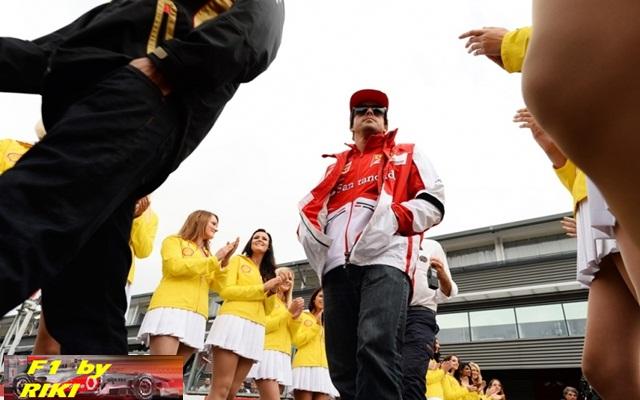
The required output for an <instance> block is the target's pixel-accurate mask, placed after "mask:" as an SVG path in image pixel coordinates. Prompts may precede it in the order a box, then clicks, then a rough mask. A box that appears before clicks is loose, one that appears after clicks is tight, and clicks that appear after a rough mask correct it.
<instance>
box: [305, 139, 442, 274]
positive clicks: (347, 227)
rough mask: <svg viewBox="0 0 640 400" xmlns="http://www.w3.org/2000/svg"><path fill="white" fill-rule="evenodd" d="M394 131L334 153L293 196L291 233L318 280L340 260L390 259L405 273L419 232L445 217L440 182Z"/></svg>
mask: <svg viewBox="0 0 640 400" xmlns="http://www.w3.org/2000/svg"><path fill="white" fill-rule="evenodd" d="M396 133H397V130H394V131H390V132H388V133H381V134H378V135H374V136H372V137H371V138H370V139H369V141H368V142H367V146H366V148H365V150H364V151H363V152H360V151H359V150H358V149H357V148H356V147H355V145H350V149H349V150H347V151H344V152H342V153H339V154H334V155H329V156H326V155H325V157H335V158H336V162H335V164H333V165H331V166H330V167H329V168H328V169H327V172H326V174H325V177H324V179H323V180H322V182H320V184H318V185H317V186H316V187H315V188H314V189H313V190H312V191H311V193H310V194H308V195H307V196H306V197H305V198H304V199H302V200H301V201H300V203H299V210H300V217H301V222H300V226H299V227H298V239H299V240H300V242H301V243H302V246H303V247H304V250H305V253H306V255H307V258H308V260H309V264H310V265H311V267H312V268H314V269H315V271H316V272H317V273H318V276H319V277H320V279H322V276H323V275H324V274H326V273H327V272H328V271H330V270H332V269H333V268H336V267H338V266H341V265H345V264H353V265H359V266H366V265H379V264H382V265H389V266H393V267H396V268H399V269H401V270H403V271H404V272H406V273H407V274H411V273H412V272H413V268H415V262H416V260H417V257H418V250H419V245H420V240H421V236H422V234H423V233H424V232H425V231H426V230H427V229H429V228H431V227H432V226H434V225H437V224H438V223H439V222H440V221H441V220H442V217H443V216H444V188H443V185H442V181H441V180H440V178H439V177H438V175H437V173H436V172H435V170H434V169H433V166H432V165H431V163H430V162H429V160H428V159H427V158H426V157H424V156H423V155H422V154H421V153H419V152H418V151H417V150H416V149H415V145H413V144H395V141H394V138H395V136H396Z"/></svg>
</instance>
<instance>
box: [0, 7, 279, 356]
mask: <svg viewBox="0 0 640 400" xmlns="http://www.w3.org/2000/svg"><path fill="white" fill-rule="evenodd" d="M234 3H235V4H234ZM283 23H284V4H283V1H282V0H235V1H234V0H173V1H172V0H135V1H134V0H114V1H112V2H110V3H108V4H104V5H102V6H99V7H96V8H94V9H93V10H91V11H89V12H87V13H86V14H84V15H83V16H81V17H80V18H78V19H77V20H76V21H74V22H72V23H71V24H69V25H67V26H65V27H63V28H62V29H60V30H58V31H56V32H54V33H51V34H49V35H47V36H45V37H42V38H40V39H37V40H34V41H24V40H19V39H15V38H0V91H5V92H18V93H33V94H40V95H41V96H42V115H43V120H44V125H45V127H46V129H47V132H48V135H47V136H46V137H45V138H44V140H42V141H41V142H39V143H38V144H37V145H36V146H34V147H33V148H32V149H31V150H30V151H29V152H28V154H26V155H25V156H24V157H23V158H22V159H21V160H20V162H19V163H18V164H17V165H16V166H15V167H14V168H13V169H11V170H10V171H8V172H7V173H5V174H3V175H2V176H1V177H0V193H1V195H0V226H1V227H2V228H1V229H0V243H2V246H1V247H0V316H1V315H4V314H5V313H7V312H8V311H9V310H11V309H12V308H13V307H15V306H16V305H17V304H19V303H20V302H21V301H22V300H24V299H26V298H27V297H28V296H29V295H30V294H31V293H32V292H34V291H35V290H36V289H38V288H40V287H42V288H43V307H44V310H45V314H46V315H47V326H48V328H49V330H50V332H51V334H52V336H53V337H54V338H55V339H57V340H58V341H59V342H60V343H61V349H62V352H63V353H64V354H126V352H127V340H126V336H127V335H126V330H125V325H124V316H123V314H124V310H125V308H126V300H125V294H124V284H125V281H126V276H127V271H128V268H129V265H130V264H131V260H130V257H131V254H130V251H129V248H128V238H129V233H130V230H131V223H132V219H133V208H134V204H135V200H136V199H138V198H140V197H142V196H144V195H146V194H148V193H150V192H152V191H153V190H154V189H155V188H157V187H158V186H159V185H160V184H161V183H162V182H163V181H164V180H165V179H166V178H167V176H168V175H169V174H170V173H171V172H172V171H173V170H175V169H176V168H177V167H178V165H179V164H180V163H181V162H182V161H183V160H184V159H185V158H186V157H187V156H188V155H189V154H190V153H191V152H192V151H193V150H194V149H195V147H196V146H197V145H198V144H199V143H200V141H201V140H202V139H203V138H204V137H205V136H206V134H207V133H208V132H209V130H210V129H211V128H212V126H213V124H214V122H215V121H216V119H217V118H218V116H219V115H220V113H221V112H222V109H223V108H224V106H225V104H226V103H227V101H229V100H230V99H231V97H233V95H234V93H235V91H236V90H237V88H238V86H239V85H240V84H241V83H245V82H249V81H251V80H252V79H254V78H255V77H256V76H258V75H259V74H260V73H262V72H263V71H264V70H265V69H266V68H267V67H268V66H269V64H270V63H271V62H272V61H273V59H274V57H275V56H276V53H277V50H278V47H279V45H280V40H281V35H282V27H283ZM80 338H82V340H80Z"/></svg>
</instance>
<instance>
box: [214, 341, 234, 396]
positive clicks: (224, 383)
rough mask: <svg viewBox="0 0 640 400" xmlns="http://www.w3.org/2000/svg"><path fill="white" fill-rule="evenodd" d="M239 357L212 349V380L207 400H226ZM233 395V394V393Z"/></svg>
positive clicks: (217, 348)
mask: <svg viewBox="0 0 640 400" xmlns="http://www.w3.org/2000/svg"><path fill="white" fill-rule="evenodd" d="M239 359H240V357H239V356H238V355H237V354H235V353H234V352H232V351H229V350H225V349H221V348H219V347H214V348H213V380H212V382H211V388H210V389H209V396H208V400H226V399H227V397H228V396H229V394H230V393H231V386H232V385H233V378H234V377H235V375H236V369H237V368H238V360H239ZM234 394H235V393H234Z"/></svg>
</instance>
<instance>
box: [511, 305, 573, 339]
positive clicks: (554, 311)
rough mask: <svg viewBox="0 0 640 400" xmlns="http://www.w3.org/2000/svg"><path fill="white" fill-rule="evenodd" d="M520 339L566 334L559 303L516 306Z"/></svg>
mask: <svg viewBox="0 0 640 400" xmlns="http://www.w3.org/2000/svg"><path fill="white" fill-rule="evenodd" d="M516 316H517V319H518V333H519V334H520V338H521V339H529V338H545V337H556V336H567V325H566V324H565V321H564V314H563V312H562V306H561V305H560V304H550V305H544V306H533V307H519V308H516Z"/></svg>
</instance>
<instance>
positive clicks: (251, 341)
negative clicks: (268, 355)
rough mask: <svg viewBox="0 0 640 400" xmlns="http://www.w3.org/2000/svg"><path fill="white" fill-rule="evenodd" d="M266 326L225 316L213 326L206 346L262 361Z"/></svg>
mask: <svg viewBox="0 0 640 400" xmlns="http://www.w3.org/2000/svg"><path fill="white" fill-rule="evenodd" d="M264 334H265V332H264V326H262V325H260V324H257V323H255V322H253V321H249V320H248V319H244V318H241V317H237V316H235V315H229V314H223V315H219V316H217V317H216V319H214V320H213V325H211V330H210V331H209V336H207V340H206V341H205V344H206V345H207V346H216V347H220V348H222V349H225V350H229V351H232V352H234V353H236V354H237V355H239V356H240V357H244V358H248V359H250V360H253V361H260V358H261V357H262V353H263V351H264Z"/></svg>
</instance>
